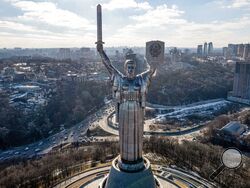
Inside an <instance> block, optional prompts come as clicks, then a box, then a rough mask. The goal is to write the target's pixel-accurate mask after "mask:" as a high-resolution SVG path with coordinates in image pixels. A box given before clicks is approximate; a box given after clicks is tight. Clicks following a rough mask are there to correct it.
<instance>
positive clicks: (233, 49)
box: [228, 44, 238, 57]
mask: <svg viewBox="0 0 250 188" xmlns="http://www.w3.org/2000/svg"><path fill="white" fill-rule="evenodd" d="M237 50H238V45H237V44H228V55H229V56H230V57H235V56H236V55H237Z"/></svg>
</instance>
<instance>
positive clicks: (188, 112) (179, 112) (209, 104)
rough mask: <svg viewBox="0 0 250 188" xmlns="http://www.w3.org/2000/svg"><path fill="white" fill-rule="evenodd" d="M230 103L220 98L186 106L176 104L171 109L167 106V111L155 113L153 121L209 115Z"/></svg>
mask: <svg viewBox="0 0 250 188" xmlns="http://www.w3.org/2000/svg"><path fill="white" fill-rule="evenodd" d="M230 104H231V102H229V101H227V100H224V99H221V100H217V101H204V102H201V103H198V104H197V103H194V104H192V105H188V106H176V107H173V108H171V109H170V108H167V110H168V111H169V112H168V113H164V114H159V115H157V117H156V118H154V121H155V122H163V121H165V120H166V119H167V118H175V119H178V120H180V121H182V120H185V119H186V118H187V117H188V116H192V115H196V116H200V117H209V116H211V115H213V114H214V113H216V112H218V111H220V110H221V109H222V108H225V107H227V106H228V105H230Z"/></svg>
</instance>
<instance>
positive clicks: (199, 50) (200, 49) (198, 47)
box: [197, 45, 202, 57]
mask: <svg viewBox="0 0 250 188" xmlns="http://www.w3.org/2000/svg"><path fill="white" fill-rule="evenodd" d="M197 55H198V56H199V57H201V56H202V45H198V46H197Z"/></svg>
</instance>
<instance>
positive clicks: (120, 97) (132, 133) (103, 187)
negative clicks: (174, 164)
mask: <svg viewBox="0 0 250 188" xmlns="http://www.w3.org/2000/svg"><path fill="white" fill-rule="evenodd" d="M103 44H104V42H103V41H102V13H101V5H97V42H96V47H97V51H98V53H99V54H100V56H101V59H102V62H103V64H104V66H105V67H106V69H107V70H108V72H109V74H110V76H111V83H112V89H113V94H114V95H113V96H114V98H115V102H116V104H117V108H116V109H117V110H116V115H117V116H118V117H117V118H118V123H119V147H120V155H119V156H118V157H117V158H116V159H115V160H114V161H113V164H112V167H111V170H110V173H109V175H108V176H107V177H106V178H104V180H103V182H102V183H101V184H100V186H99V187H100V188H117V187H124V188H126V187H145V188H156V187H159V186H157V179H156V178H155V177H154V176H153V173H152V171H151V167H150V162H149V161H148V160H147V159H146V158H144V157H143V156H142V145H143V127H144V126H143V125H144V114H145V107H146V94H147V91H148V87H149V85H150V82H151V79H152V77H153V75H154V74H155V72H156V67H157V64H158V63H159V57H160V58H161V59H162V57H161V55H162V54H164V43H163V42H160V41H151V42H149V43H147V49H146V51H148V52H149V53H148V54H150V57H149V58H147V59H150V61H147V59H146V58H145V61H146V62H147V64H148V69H147V70H146V71H144V72H142V73H140V74H137V75H136V74H135V68H136V60H135V59H126V61H125V63H124V69H125V70H124V72H125V74H123V73H121V72H120V71H119V70H118V69H116V68H115V67H114V66H113V65H112V63H111V61H110V59H109V58H108V56H107V55H106V53H105V51H104V49H103ZM147 57H148V55H147Z"/></svg>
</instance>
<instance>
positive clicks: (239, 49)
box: [237, 44, 244, 57]
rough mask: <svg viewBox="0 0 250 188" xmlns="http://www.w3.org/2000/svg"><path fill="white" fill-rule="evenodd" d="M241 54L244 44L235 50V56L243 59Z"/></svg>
mask: <svg viewBox="0 0 250 188" xmlns="http://www.w3.org/2000/svg"><path fill="white" fill-rule="evenodd" d="M243 53H244V44H239V45H238V49H237V56H238V57H243Z"/></svg>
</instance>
